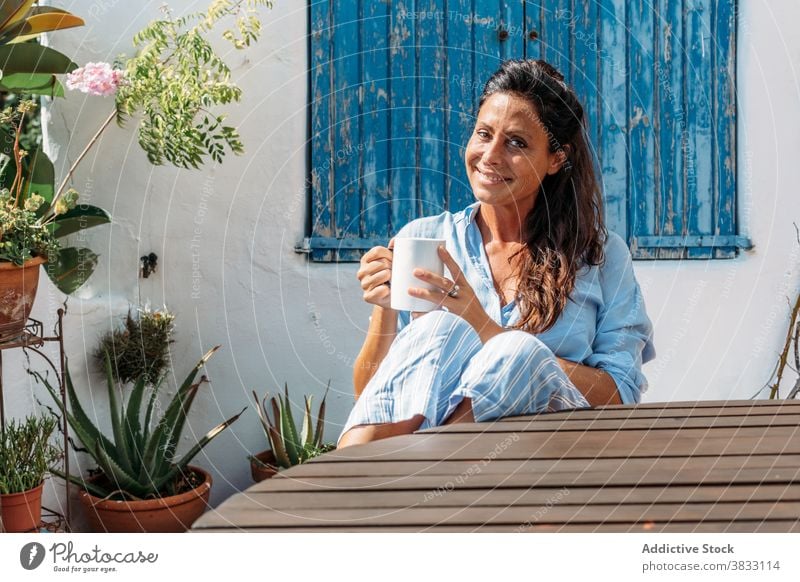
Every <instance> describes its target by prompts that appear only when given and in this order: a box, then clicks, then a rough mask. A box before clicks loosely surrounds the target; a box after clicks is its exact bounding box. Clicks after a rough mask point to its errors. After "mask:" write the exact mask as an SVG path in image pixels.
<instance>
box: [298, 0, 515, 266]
mask: <svg viewBox="0 0 800 582" xmlns="http://www.w3.org/2000/svg"><path fill="white" fill-rule="evenodd" d="M310 11H311V46H310V52H311V128H312V129H311V180H310V186H311V237H310V238H308V239H307V240H306V244H305V250H306V251H307V252H309V253H310V256H311V258H312V260H315V261H354V260H358V259H359V257H360V256H361V254H362V253H363V251H364V250H366V249H369V248H370V247H372V246H374V245H376V244H386V242H387V241H388V240H389V238H390V237H391V236H392V235H393V234H394V233H395V232H397V230H399V229H400V228H401V227H402V226H403V225H405V224H406V223H407V222H409V221H411V220H413V219H414V218H417V217H419V216H428V215H432V214H438V213H440V212H443V211H444V210H446V209H449V210H460V209H462V208H464V207H465V206H466V205H467V204H469V203H471V202H472V200H473V198H472V194H471V192H470V189H469V185H468V183H467V180H466V173H465V170H464V161H463V156H464V145H465V144H466V142H467V140H468V138H469V135H470V133H471V132H472V129H473V126H474V123H475V109H476V103H477V98H478V96H479V95H480V92H481V89H482V84H483V82H485V80H486V78H487V76H488V75H489V74H490V73H491V72H493V71H494V70H495V69H497V67H498V66H499V65H500V62H501V61H502V60H504V59H508V58H512V57H520V56H522V55H523V53H524V47H523V44H524V39H523V30H522V23H523V22H524V19H523V2H521V1H520V0H515V1H513V2H507V1H503V0H492V1H481V2H476V1H474V0H418V1H409V2H405V3H400V2H386V1H374V0H317V1H313V2H311V7H310Z"/></svg>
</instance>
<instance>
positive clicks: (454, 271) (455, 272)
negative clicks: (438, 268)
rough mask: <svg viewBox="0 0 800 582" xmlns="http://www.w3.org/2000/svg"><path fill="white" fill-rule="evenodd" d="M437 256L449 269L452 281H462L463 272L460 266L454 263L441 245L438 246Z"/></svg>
mask: <svg viewBox="0 0 800 582" xmlns="http://www.w3.org/2000/svg"><path fill="white" fill-rule="evenodd" d="M439 257H440V258H441V259H442V261H443V262H444V266H445V267H447V270H448V271H450V274H451V275H452V276H453V281H455V282H456V283H461V282H462V281H464V273H462V272H461V267H459V266H458V263H456V261H455V259H454V258H453V257H452V256H451V255H450V253H448V252H447V249H446V248H445V247H443V246H440V247H439Z"/></svg>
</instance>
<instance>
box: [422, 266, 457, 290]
mask: <svg viewBox="0 0 800 582" xmlns="http://www.w3.org/2000/svg"><path fill="white" fill-rule="evenodd" d="M413 274H414V276H415V277H416V278H417V279H420V280H422V281H425V282H426V283H430V284H431V285H433V286H435V287H437V288H438V289H439V290H441V291H442V292H444V293H447V292H448V291H450V289H452V288H453V285H454V283H453V281H451V280H450V279H448V278H447V277H442V276H441V275H437V274H436V273H432V272H431V271H426V270H425V269H419V268H417V269H414V273H413Z"/></svg>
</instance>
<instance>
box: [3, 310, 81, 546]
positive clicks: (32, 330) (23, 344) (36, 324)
mask: <svg viewBox="0 0 800 582" xmlns="http://www.w3.org/2000/svg"><path fill="white" fill-rule="evenodd" d="M64 313H65V309H64V308H63V307H62V308H59V310H58V320H57V321H56V325H55V327H54V329H53V334H52V335H49V336H47V335H45V333H44V325H43V324H42V322H41V321H38V320H36V319H33V318H29V319H28V324H27V325H26V326H25V329H24V331H23V332H22V334H21V335H20V336H19V337H17V338H15V339H13V340H10V341H6V342H2V343H0V430H2V431H5V426H6V414H5V399H4V392H3V352H4V351H6V350H12V349H16V348H22V350H23V351H25V352H26V353H27V351H28V350H30V351H32V352H35V353H37V354H39V356H40V357H41V358H42V359H44V361H45V362H47V364H48V365H49V366H50V368H51V369H52V370H53V372H54V373H55V375H56V377H57V378H58V388H59V391H60V393H61V403H62V405H63V410H66V409H67V393H66V392H67V391H66V375H65V373H64V371H65V369H66V361H65V357H64ZM48 342H57V343H58V351H59V357H58V365H57V366H56V364H54V363H53V361H52V360H51V359H50V357H49V356H47V354H45V353H44V352H42V351H41V348H43V347H44V345H45V343H48ZM61 433H62V435H63V441H64V472H65V473H66V474H67V475H69V451H68V448H67V445H68V443H69V426H68V424H67V419H66V417H65V416H64V415H63V414H62V415H61ZM64 483H65V487H66V494H65V495H66V508H65V509H66V512H65V513H64V514H61V513H59V512H57V511H54V510H52V509H49V508H47V507H42V509H43V510H44V511H46V512H47V513H48V514H49V515H50V516H53V517H55V518H57V521H56V525H57V524H58V522H59V521H63V523H64V529H65V530H66V531H68V532H69V531H70V516H71V507H70V505H71V501H70V497H69V486H70V484H69V480H66V481H65V482H64ZM52 525H53V524H52V523H47V522H45V523H43V526H44V527H48V526H52Z"/></svg>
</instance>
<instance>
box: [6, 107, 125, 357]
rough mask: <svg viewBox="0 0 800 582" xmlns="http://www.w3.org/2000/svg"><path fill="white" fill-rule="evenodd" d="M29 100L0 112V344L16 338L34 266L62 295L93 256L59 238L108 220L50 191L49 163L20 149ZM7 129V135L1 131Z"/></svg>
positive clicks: (31, 291) (73, 196)
mask: <svg viewBox="0 0 800 582" xmlns="http://www.w3.org/2000/svg"><path fill="white" fill-rule="evenodd" d="M35 108H36V104H35V103H34V102H33V101H30V100H23V101H20V102H19V103H18V104H17V106H16V107H14V108H10V107H9V108H6V109H5V110H3V111H2V112H0V126H1V127H2V128H3V129H2V131H0V286H2V287H3V288H4V289H5V290H6V291H5V293H4V294H3V297H2V302H0V342H2V341H7V340H9V339H12V338H14V337H17V336H19V335H20V333H21V332H22V329H23V328H24V327H25V323H26V322H27V320H28V315H29V314H30V310H31V307H32V306H33V300H34V298H35V296H36V289H37V287H38V283H39V265H41V264H43V263H47V269H46V271H47V273H48V275H49V276H50V278H51V279H52V280H53V282H54V283H55V284H56V286H57V287H58V288H59V289H61V291H63V292H64V293H67V294H69V293H72V292H74V291H75V290H76V289H77V288H78V287H80V286H81V285H82V284H83V283H84V282H85V281H86V280H87V279H88V277H89V275H90V274H91V273H92V271H93V270H94V266H95V265H96V263H97V255H95V254H94V253H92V252H91V251H89V250H88V249H84V248H76V247H67V246H63V247H62V245H61V242H60V241H61V239H63V237H65V236H67V235H69V234H73V233H75V232H77V231H80V230H84V229H87V228H91V227H93V226H97V225H99V224H105V223H107V222H109V220H110V217H109V216H108V214H107V213H106V212H105V211H103V210H101V209H100V208H97V207H95V206H92V205H89V204H81V205H78V204H77V201H78V193H77V192H76V191H75V190H72V189H65V190H63V191H61V192H55V189H54V187H53V164H52V163H51V162H50V160H49V159H47V156H45V155H44V154H43V153H42V152H41V151H40V150H39V149H36V150H34V151H33V152H27V151H25V150H24V149H22V148H21V146H20V136H21V133H22V127H23V123H24V120H25V117H26V115H29V114H30V113H31V112H32V111H33V110H34V109H35ZM9 130H10V134H8V133H5V132H6V131H9Z"/></svg>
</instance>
